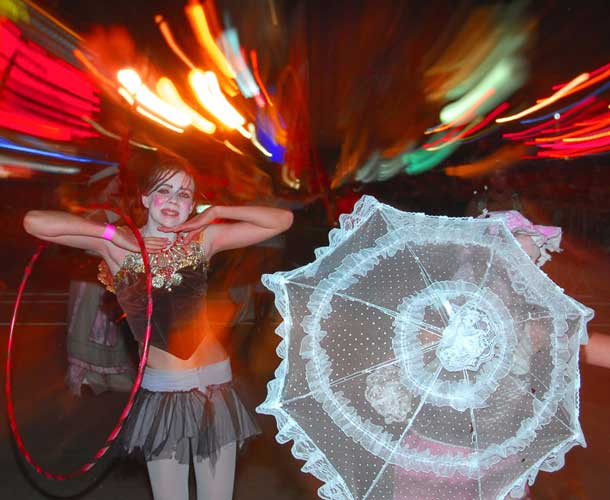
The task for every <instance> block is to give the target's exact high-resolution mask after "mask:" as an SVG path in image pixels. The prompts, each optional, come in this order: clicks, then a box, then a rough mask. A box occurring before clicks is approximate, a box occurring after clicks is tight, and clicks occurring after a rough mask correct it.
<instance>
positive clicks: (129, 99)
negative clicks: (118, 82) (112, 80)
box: [117, 87, 136, 106]
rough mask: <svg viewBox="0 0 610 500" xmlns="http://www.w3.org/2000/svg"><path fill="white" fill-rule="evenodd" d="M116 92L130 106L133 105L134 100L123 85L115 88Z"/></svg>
mask: <svg viewBox="0 0 610 500" xmlns="http://www.w3.org/2000/svg"><path fill="white" fill-rule="evenodd" d="M117 92H118V93H119V95H120V96H121V97H122V98H123V99H125V100H126V101H127V103H128V104H129V105H130V106H133V105H134V104H135V102H136V100H135V99H134V98H133V97H132V96H131V94H130V93H129V92H127V90H125V89H124V88H123V87H119V88H118V89H117Z"/></svg>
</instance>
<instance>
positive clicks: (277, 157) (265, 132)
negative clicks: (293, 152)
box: [256, 107, 286, 163]
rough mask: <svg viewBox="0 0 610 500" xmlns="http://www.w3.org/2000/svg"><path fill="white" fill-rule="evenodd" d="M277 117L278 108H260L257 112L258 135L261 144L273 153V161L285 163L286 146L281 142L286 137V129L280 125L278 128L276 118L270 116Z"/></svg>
mask: <svg viewBox="0 0 610 500" xmlns="http://www.w3.org/2000/svg"><path fill="white" fill-rule="evenodd" d="M270 114H271V115H273V116H274V117H276V114H277V113H276V110H275V109H274V108H271V107H267V108H263V109H259V110H258V112H257V114H256V135H257V138H258V141H259V142H260V143H261V145H262V146H263V147H264V148H265V149H266V150H267V151H269V152H270V153H271V161H273V162H275V163H284V155H285V154H286V147H285V146H284V145H282V144H281V143H280V141H281V139H282V137H284V138H285V130H284V129H283V128H281V124H280V125H279V127H280V128H279V129H278V128H277V127H278V125H276V122H277V121H279V120H278V119H277V117H276V118H275V120H274V119H273V118H272V117H271V116H269V115H270Z"/></svg>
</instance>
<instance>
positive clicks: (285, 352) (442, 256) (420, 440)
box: [258, 196, 593, 500]
mask: <svg viewBox="0 0 610 500" xmlns="http://www.w3.org/2000/svg"><path fill="white" fill-rule="evenodd" d="M329 239H330V244H329V246H328V247H325V248H320V249H318V250H317V251H316V259H315V261H314V262H313V263H311V264H308V265H306V266H304V267H301V268H298V269H295V270H293V271H289V272H283V273H275V274H273V275H265V276H264V278H263V283H264V284H265V285H266V286H267V287H268V288H269V289H271V290H272V291H273V292H274V293H275V297H276V306H277V308H278V310H279V312H280V314H281V315H282V318H283V320H284V321H283V323H282V324H281V325H280V326H279V327H278V329H277V333H278V334H279V335H280V336H281V337H282V338H283V340H282V342H281V343H280V345H279V347H278V354H279V356H280V357H281V358H282V362H281V364H280V366H279V367H278V369H277V371H276V374H275V375H276V378H275V379H274V380H273V381H271V382H270V383H269V393H268V396H267V399H266V401H265V402H264V403H263V404H262V405H260V406H259V408H258V411H259V412H261V413H266V414H270V415H273V416H275V418H276V420H277V424H278V429H279V432H278V435H277V440H278V441H279V442H281V443H283V442H287V441H288V440H294V446H293V449H292V451H293V454H294V456H295V457H297V458H300V459H302V460H305V461H306V464H305V466H304V467H303V470H304V471H305V472H309V473H312V474H314V475H315V476H316V477H318V478H320V479H321V480H322V481H323V482H324V483H325V484H324V486H323V487H322V488H320V490H319V494H320V496H321V497H322V498H327V499H331V498H332V499H393V498H396V499H398V498H413V499H423V498H430V499H439V500H443V499H451V500H458V499H462V498H463V499H472V498H480V499H487V498H490V499H491V498H500V499H501V498H504V497H505V496H506V495H508V494H510V493H512V494H513V495H520V494H523V489H524V486H525V484H526V481H529V482H530V483H532V482H533V481H534V479H535V476H536V474H537V472H538V470H547V471H553V470H557V469H559V468H561V467H562V466H563V457H564V455H565V453H566V452H567V451H568V450H569V449H570V448H571V447H572V446H574V445H576V444H581V445H583V446H584V445H585V441H584V437H583V435H582V431H581V428H580V425H579V422H578V388H579V386H580V378H579V372H578V352H579V345H580V343H581V342H583V341H585V340H586V323H587V322H588V321H589V320H590V319H591V317H592V315H593V313H592V311H591V310H590V309H588V308H586V307H585V306H583V305H581V304H580V303H578V302H576V301H575V300H573V299H572V298H570V297H568V296H566V295H565V294H564V293H563V291H562V290H561V289H560V288H559V287H558V286H557V285H556V284H555V283H554V282H552V281H551V280H550V279H549V278H548V277H547V276H546V275H545V274H544V273H543V272H542V271H540V270H539V269H538V268H537V267H536V265H535V264H534V263H533V262H531V261H530V259H529V258H528V256H527V254H526V253H525V252H524V251H523V250H522V249H521V247H520V246H519V244H518V242H517V241H516V240H515V238H514V237H513V236H512V235H511V233H510V231H509V230H508V228H507V227H506V226H505V224H504V222H502V221H498V220H489V219H458V218H449V217H429V216H426V215H423V214H414V213H405V212H401V211H399V210H396V209H394V208H392V207H389V206H387V205H384V204H382V203H379V202H378V201H377V200H375V199H374V198H372V197H368V196H365V197H363V198H362V199H361V200H360V201H359V202H358V204H357V205H356V207H355V209H354V212H353V213H352V214H350V215H348V216H342V217H341V220H340V228H339V229H335V230H333V231H331V233H330V236H329Z"/></svg>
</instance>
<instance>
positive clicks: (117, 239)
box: [112, 226, 170, 253]
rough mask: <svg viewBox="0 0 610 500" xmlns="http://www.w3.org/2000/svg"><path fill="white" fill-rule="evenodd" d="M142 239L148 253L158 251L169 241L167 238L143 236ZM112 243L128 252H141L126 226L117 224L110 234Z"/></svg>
mask: <svg viewBox="0 0 610 500" xmlns="http://www.w3.org/2000/svg"><path fill="white" fill-rule="evenodd" d="M143 239H144V246H145V247H146V251H147V252H149V253H159V252H161V251H162V250H163V249H164V248H165V247H167V245H169V243H170V242H169V239H168V238H158V237H154V236H145V237H144V238H143ZM112 243H113V244H114V245H116V246H117V247H119V248H122V249H124V250H127V251H128V252H133V253H140V252H141V249H140V245H139V244H138V240H137V239H136V237H135V235H134V234H133V232H132V231H131V229H129V228H128V227H124V226H118V227H117V228H116V231H115V233H114V235H113V236H112Z"/></svg>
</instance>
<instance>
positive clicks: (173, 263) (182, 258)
mask: <svg viewBox="0 0 610 500" xmlns="http://www.w3.org/2000/svg"><path fill="white" fill-rule="evenodd" d="M148 259H149V262H150V272H151V274H152V286H153V287H154V288H165V289H166V290H167V291H171V289H172V287H174V286H178V285H180V283H182V279H183V277H182V274H180V273H179V272H178V271H179V270H180V269H184V268H186V267H192V268H193V269H194V268H195V267H197V266H198V265H199V264H200V263H201V262H204V261H205V254H204V252H203V248H202V247H201V245H200V244H199V243H198V242H196V241H193V242H191V243H189V244H187V245H185V244H183V243H182V242H181V240H176V242H175V243H174V244H173V245H171V246H170V247H169V248H168V249H167V250H164V251H162V252H159V253H149V254H148ZM104 268H105V269H104ZM99 270H100V273H99V275H98V277H99V279H100V281H101V282H102V283H103V284H104V285H106V288H108V289H109V290H111V291H113V292H114V291H115V290H116V288H117V285H118V284H119V283H121V282H122V281H123V280H125V279H127V276H128V275H129V274H132V273H136V274H137V273H144V260H143V259H142V255H141V254H139V253H138V254H133V253H129V254H127V255H125V258H124V259H123V265H122V266H121V268H120V269H119V270H118V271H117V273H116V274H115V275H114V276H113V277H112V278H111V279H108V275H107V274H108V270H107V266H106V263H105V262H103V261H102V262H101V263H100V266H99Z"/></svg>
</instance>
